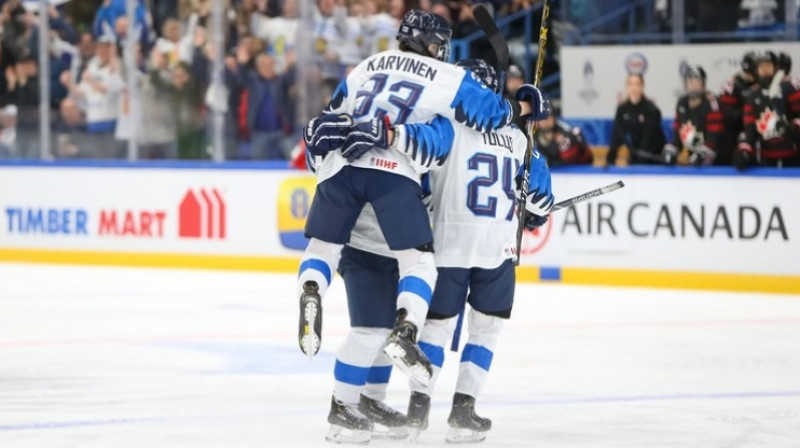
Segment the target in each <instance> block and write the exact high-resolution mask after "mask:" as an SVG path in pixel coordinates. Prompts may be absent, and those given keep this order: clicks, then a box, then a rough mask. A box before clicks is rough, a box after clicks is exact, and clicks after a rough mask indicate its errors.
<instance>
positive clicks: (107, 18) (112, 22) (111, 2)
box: [92, 0, 150, 43]
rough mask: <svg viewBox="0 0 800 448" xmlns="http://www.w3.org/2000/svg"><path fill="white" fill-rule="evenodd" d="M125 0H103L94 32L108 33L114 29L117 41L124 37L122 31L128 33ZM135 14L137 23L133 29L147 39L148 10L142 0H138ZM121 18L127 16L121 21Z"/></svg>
mask: <svg viewBox="0 0 800 448" xmlns="http://www.w3.org/2000/svg"><path fill="white" fill-rule="evenodd" d="M125 1H126V0H103V5H102V6H101V7H100V8H99V9H98V10H97V14H95V17H94V22H93V23H92V32H93V33H94V35H95V36H103V35H106V34H108V32H109V30H112V31H114V32H115V34H114V36H115V37H116V38H117V41H119V40H120V39H122V38H123V37H124V36H123V35H122V34H121V33H126V32H127V29H128V27H129V26H128V20H127V18H126V17H127V14H126V11H125ZM134 16H135V18H136V23H135V25H134V28H133V29H134V30H138V31H139V32H140V36H141V38H142V39H143V40H144V41H146V39H147V36H149V34H150V30H149V28H148V25H147V23H148V18H147V11H146V10H145V8H144V5H143V4H142V0H138V2H137V5H136V9H135V12H134ZM120 18H125V20H123V21H119V19H120ZM145 43H146V42H145Z"/></svg>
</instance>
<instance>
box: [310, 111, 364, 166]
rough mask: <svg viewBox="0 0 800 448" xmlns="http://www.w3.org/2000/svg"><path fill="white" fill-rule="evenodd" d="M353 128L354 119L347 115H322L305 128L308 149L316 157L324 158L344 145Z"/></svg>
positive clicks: (313, 119)
mask: <svg viewBox="0 0 800 448" xmlns="http://www.w3.org/2000/svg"><path fill="white" fill-rule="evenodd" d="M352 128H353V118H352V117H351V116H350V115H347V114H322V115H320V116H317V117H314V118H312V119H311V121H309V122H308V124H306V126H305V127H304V128H303V142H304V143H305V144H306V149H308V151H309V152H310V153H311V154H312V155H315V156H324V155H326V154H328V153H329V152H331V151H336V150H337V149H339V148H341V147H342V145H343V144H344V141H345V138H346V137H347V135H348V134H349V133H350V131H351V130H352Z"/></svg>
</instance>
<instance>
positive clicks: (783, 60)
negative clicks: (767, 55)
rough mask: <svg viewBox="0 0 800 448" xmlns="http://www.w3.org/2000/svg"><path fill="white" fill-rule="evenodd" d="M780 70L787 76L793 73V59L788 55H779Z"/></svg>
mask: <svg viewBox="0 0 800 448" xmlns="http://www.w3.org/2000/svg"><path fill="white" fill-rule="evenodd" d="M778 70H783V73H784V74H787V75H788V74H789V72H791V71H792V57H791V56H789V55H788V54H787V53H784V52H781V53H780V54H779V55H778Z"/></svg>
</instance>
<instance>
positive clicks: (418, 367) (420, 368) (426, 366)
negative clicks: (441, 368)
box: [383, 310, 433, 387]
mask: <svg viewBox="0 0 800 448" xmlns="http://www.w3.org/2000/svg"><path fill="white" fill-rule="evenodd" d="M403 317H405V312H404V310H401V311H399V312H398V322H397V325H395V327H394V330H392V334H390V335H389V339H388V340H387V341H386V345H384V347H383V353H385V354H386V356H388V357H389V359H391V360H392V363H393V364H394V365H395V366H396V367H397V368H398V369H400V370H402V371H403V372H404V373H405V374H406V375H408V376H409V378H411V379H412V380H414V381H417V382H418V383H420V384H422V385H423V386H426V387H427V386H428V383H429V382H430V380H431V375H432V374H433V367H431V362H430V360H428V357H427V356H425V353H422V350H420V348H419V346H418V345H417V326H416V325H414V324H412V323H411V322H408V321H406V320H403Z"/></svg>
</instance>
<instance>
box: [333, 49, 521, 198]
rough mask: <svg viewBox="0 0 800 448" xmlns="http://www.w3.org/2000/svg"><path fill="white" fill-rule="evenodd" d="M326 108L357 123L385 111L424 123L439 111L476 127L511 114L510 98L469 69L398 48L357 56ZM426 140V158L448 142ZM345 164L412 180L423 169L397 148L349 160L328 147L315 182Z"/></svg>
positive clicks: (495, 124)
mask: <svg viewBox="0 0 800 448" xmlns="http://www.w3.org/2000/svg"><path fill="white" fill-rule="evenodd" d="M325 112H326V113H343V112H344V113H348V114H350V115H352V116H353V119H354V120H355V121H356V122H364V121H368V120H370V119H372V118H374V117H377V116H388V117H389V120H390V121H391V123H392V125H399V124H404V123H428V122H430V121H431V120H432V119H434V117H436V116H437V115H439V116H441V117H443V118H447V119H450V120H452V121H453V122H455V123H461V124H463V125H465V126H468V127H471V128H474V129H477V130H480V131H490V130H493V129H499V128H502V127H504V126H507V125H509V124H511V122H512V121H513V118H514V111H513V108H512V105H511V103H510V102H509V101H508V100H506V99H505V98H503V97H502V96H501V95H498V94H495V93H494V92H493V91H492V90H490V89H488V88H486V87H485V86H484V85H483V84H482V83H481V82H480V81H479V80H478V79H477V78H476V77H475V76H474V75H473V74H472V73H471V72H469V71H466V70H464V69H462V68H460V67H456V66H454V65H452V64H448V63H446V62H441V61H438V60H436V59H433V58H430V57H425V56H420V55H417V54H414V53H408V52H401V51H399V50H389V51H385V52H383V53H378V54H376V55H374V56H372V57H370V58H367V59H365V60H364V61H362V62H361V63H360V64H359V65H358V66H357V67H356V68H355V69H353V71H352V72H351V73H350V74H349V75H348V76H347V79H345V80H344V81H343V82H342V83H341V84H339V87H338V88H337V89H336V92H334V95H333V98H332V99H331V102H330V104H329V105H328V107H327V108H326V110H325ZM428 143H429V144H428V145H427V146H426V148H427V150H428V151H429V152H430V154H431V157H432V158H433V159H434V160H441V159H443V158H444V157H446V155H447V152H448V151H449V150H450V146H451V143H452V142H451V141H446V140H444V139H440V138H436V139H433V140H431V141H430V142H428ZM347 165H352V166H356V167H361V168H370V169H379V170H383V171H388V172H392V173H395V174H399V175H403V176H406V177H408V178H410V179H413V180H414V181H416V182H419V176H420V174H421V173H423V172H425V171H426V170H425V169H423V168H420V167H419V166H417V165H415V164H413V163H411V162H410V161H409V160H408V158H407V157H406V156H405V155H404V154H401V153H398V152H396V151H382V152H381V151H373V152H371V153H369V154H367V155H366V156H365V157H362V158H361V159H359V160H356V161H355V162H353V163H352V164H351V163H348V162H347V159H345V158H344V157H342V156H341V154H340V153H339V152H332V153H330V154H329V155H328V157H326V158H325V161H324V163H322V165H321V166H320V172H319V179H320V181H324V180H325V179H327V178H329V177H331V176H333V175H334V174H336V173H337V172H339V170H340V169H342V167H344V166H347Z"/></svg>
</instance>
